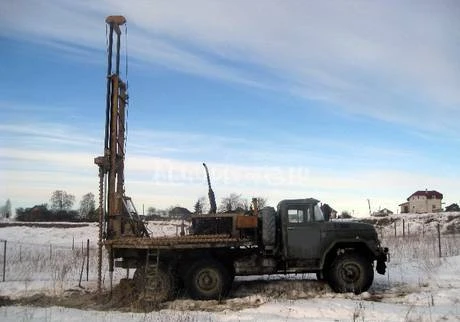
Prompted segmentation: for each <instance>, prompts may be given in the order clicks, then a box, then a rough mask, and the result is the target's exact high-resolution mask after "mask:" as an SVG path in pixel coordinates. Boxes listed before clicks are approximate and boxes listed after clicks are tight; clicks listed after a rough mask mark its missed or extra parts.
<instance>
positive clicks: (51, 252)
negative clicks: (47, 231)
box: [50, 244, 53, 260]
mask: <svg viewBox="0 0 460 322" xmlns="http://www.w3.org/2000/svg"><path fill="white" fill-rule="evenodd" d="M52 255H53V247H52V245H51V244H50V260H51V257H52Z"/></svg>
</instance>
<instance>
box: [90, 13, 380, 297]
mask: <svg viewBox="0 0 460 322" xmlns="http://www.w3.org/2000/svg"><path fill="white" fill-rule="evenodd" d="M125 22H126V20H125V18H124V17H123V16H109V17H107V18H106V23H107V25H108V50H107V52H108V70H107V96H106V125H105V140H104V143H105V145H104V155H103V156H100V157H97V158H95V163H96V164H97V165H98V167H99V209H100V216H99V239H100V243H99V245H100V246H99V258H100V260H99V276H98V287H99V289H100V287H101V273H100V272H101V258H102V248H103V247H105V248H106V250H107V253H108V257H109V271H110V275H111V280H112V274H113V271H114V269H115V267H121V268H124V269H135V271H134V274H133V285H135V289H136V291H137V292H138V294H139V297H141V298H143V299H145V300H148V301H155V302H162V301H167V300H170V299H172V298H174V296H175V295H176V294H177V292H178V290H179V289H183V288H185V290H186V294H188V295H189V296H190V297H192V298H193V299H200V300H209V299H219V298H222V297H225V296H226V295H228V293H229V291H230V290H231V287H232V283H233V280H234V278H235V276H243V275H261V274H289V273H316V274H317V277H318V278H319V279H323V280H325V281H326V282H327V283H328V284H329V285H330V287H331V288H332V289H333V290H334V291H336V292H354V293H360V292H364V291H366V290H368V289H369V287H370V286H371V284H372V282H373V278H374V268H375V270H376V271H377V272H378V273H379V274H385V269H386V261H387V253H388V249H387V248H383V247H382V246H381V245H380V242H379V240H378V236H377V233H376V230H375V228H374V227H373V226H372V225H369V224H364V223H358V222H339V221H328V220H326V219H327V218H325V216H324V214H323V212H322V210H321V207H320V203H319V201H318V200H316V199H314V198H305V199H292V200H282V201H280V202H279V203H278V205H277V207H276V208H273V207H264V208H262V209H259V207H258V205H257V204H256V203H254V205H253V206H252V208H251V211H250V212H249V213H221V214H219V213H215V211H212V212H211V213H210V214H203V215H194V216H192V219H191V228H190V231H189V232H188V233H187V234H184V235H181V236H171V237H153V236H150V235H149V232H148V230H147V229H146V225H145V223H144V221H143V220H142V218H141V216H139V215H138V213H137V211H136V209H135V207H134V204H133V202H132V200H131V199H130V198H129V197H127V196H126V195H125V190H124V189H125V187H124V159H125V114H126V106H127V100H128V95H127V86H126V84H125V82H124V81H123V80H122V79H121V77H120V41H121V40H120V39H121V38H120V36H121V33H122V31H121V26H123V25H124V24H125ZM114 42H115V44H114ZM114 46H115V54H114V53H113V51H114V50H113V47H114ZM205 168H206V166H205ZM206 173H207V177H208V183H209V196H210V198H211V197H212V198H214V192H213V191H212V189H211V185H210V181H209V173H208V171H207V168H206ZM211 204H212V205H214V207H212V208H214V209H215V200H211Z"/></svg>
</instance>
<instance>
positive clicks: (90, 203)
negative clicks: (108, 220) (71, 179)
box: [80, 192, 96, 219]
mask: <svg viewBox="0 0 460 322" xmlns="http://www.w3.org/2000/svg"><path fill="white" fill-rule="evenodd" d="M95 212H96V201H95V199H94V194H93V193H91V192H89V193H87V194H85V195H84V196H83V197H82V198H81V200H80V217H81V218H85V219H93V217H94V213H95Z"/></svg>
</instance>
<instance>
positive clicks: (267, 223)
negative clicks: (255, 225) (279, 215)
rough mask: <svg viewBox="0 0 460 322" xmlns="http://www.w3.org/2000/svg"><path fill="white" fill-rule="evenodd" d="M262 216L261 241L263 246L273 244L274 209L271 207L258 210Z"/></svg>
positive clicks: (274, 227)
mask: <svg viewBox="0 0 460 322" xmlns="http://www.w3.org/2000/svg"><path fill="white" fill-rule="evenodd" d="M260 214H261V216H262V242H263V244H264V245H265V246H274V245H275V241H276V240H275V239H276V211H275V208H273V207H265V208H262V209H261V210H260Z"/></svg>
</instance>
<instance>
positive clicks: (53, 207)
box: [16, 190, 98, 221]
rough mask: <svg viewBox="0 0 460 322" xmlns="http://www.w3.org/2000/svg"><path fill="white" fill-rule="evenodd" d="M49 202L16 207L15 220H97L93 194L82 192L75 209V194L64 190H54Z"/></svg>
mask: <svg viewBox="0 0 460 322" xmlns="http://www.w3.org/2000/svg"><path fill="white" fill-rule="evenodd" d="M49 201H50V202H49V203H42V204H39V205H35V206H33V207H28V208H23V207H19V208H16V220H17V221H98V210H97V209H96V201H95V198H94V194H93V193H91V192H89V193H86V194H84V195H83V196H82V197H81V199H80V203H79V208H78V209H77V210H75V209H73V206H74V204H75V201H76V199H75V196H74V195H72V194H70V193H68V192H66V191H64V190H55V191H54V192H53V193H52V194H51V197H50V200H49Z"/></svg>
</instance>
